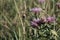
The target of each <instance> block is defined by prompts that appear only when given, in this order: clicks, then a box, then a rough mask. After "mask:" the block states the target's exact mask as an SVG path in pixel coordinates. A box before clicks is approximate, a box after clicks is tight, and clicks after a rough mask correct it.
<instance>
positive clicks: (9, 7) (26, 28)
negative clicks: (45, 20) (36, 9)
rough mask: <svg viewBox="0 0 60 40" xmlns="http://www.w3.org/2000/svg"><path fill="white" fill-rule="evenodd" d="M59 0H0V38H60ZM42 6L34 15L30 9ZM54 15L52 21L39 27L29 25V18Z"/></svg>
mask: <svg viewBox="0 0 60 40" xmlns="http://www.w3.org/2000/svg"><path fill="white" fill-rule="evenodd" d="M56 3H60V0H45V2H44V3H39V2H38V0H0V40H60V8H59V7H58V6H57V5H56ZM34 7H39V8H42V10H43V11H42V12H38V13H37V14H36V15H35V13H34V12H31V11H30V9H32V8H34ZM48 16H54V17H55V19H56V20H55V21H54V22H53V23H50V24H49V23H45V24H42V25H40V26H39V29H37V28H33V26H31V23H30V22H31V19H34V18H36V17H37V18H45V17H48Z"/></svg>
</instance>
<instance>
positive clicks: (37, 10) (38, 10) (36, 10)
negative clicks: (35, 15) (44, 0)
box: [30, 7, 42, 12]
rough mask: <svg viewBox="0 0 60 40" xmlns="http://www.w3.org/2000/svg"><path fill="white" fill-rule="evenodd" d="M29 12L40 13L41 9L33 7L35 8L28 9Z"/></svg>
mask: <svg viewBox="0 0 60 40" xmlns="http://www.w3.org/2000/svg"><path fill="white" fill-rule="evenodd" d="M30 11H32V12H41V11H42V9H41V8H37V7H35V8H32V9H30Z"/></svg>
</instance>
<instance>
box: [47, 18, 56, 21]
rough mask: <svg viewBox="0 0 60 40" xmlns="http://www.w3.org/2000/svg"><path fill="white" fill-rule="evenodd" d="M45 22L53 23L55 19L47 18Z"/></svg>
mask: <svg viewBox="0 0 60 40" xmlns="http://www.w3.org/2000/svg"><path fill="white" fill-rule="evenodd" d="M47 21H48V22H53V21H55V18H54V17H48V18H47Z"/></svg>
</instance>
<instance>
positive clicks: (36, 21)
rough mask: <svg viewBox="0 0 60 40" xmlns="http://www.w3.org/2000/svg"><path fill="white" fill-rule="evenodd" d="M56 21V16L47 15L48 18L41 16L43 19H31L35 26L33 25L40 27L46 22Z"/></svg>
mask: <svg viewBox="0 0 60 40" xmlns="http://www.w3.org/2000/svg"><path fill="white" fill-rule="evenodd" d="M54 21H55V18H54V17H50V16H49V17H47V18H41V19H39V18H37V19H35V18H34V19H33V20H32V21H31V25H32V26H33V27H38V26H39V25H41V24H45V23H51V22H54Z"/></svg>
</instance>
